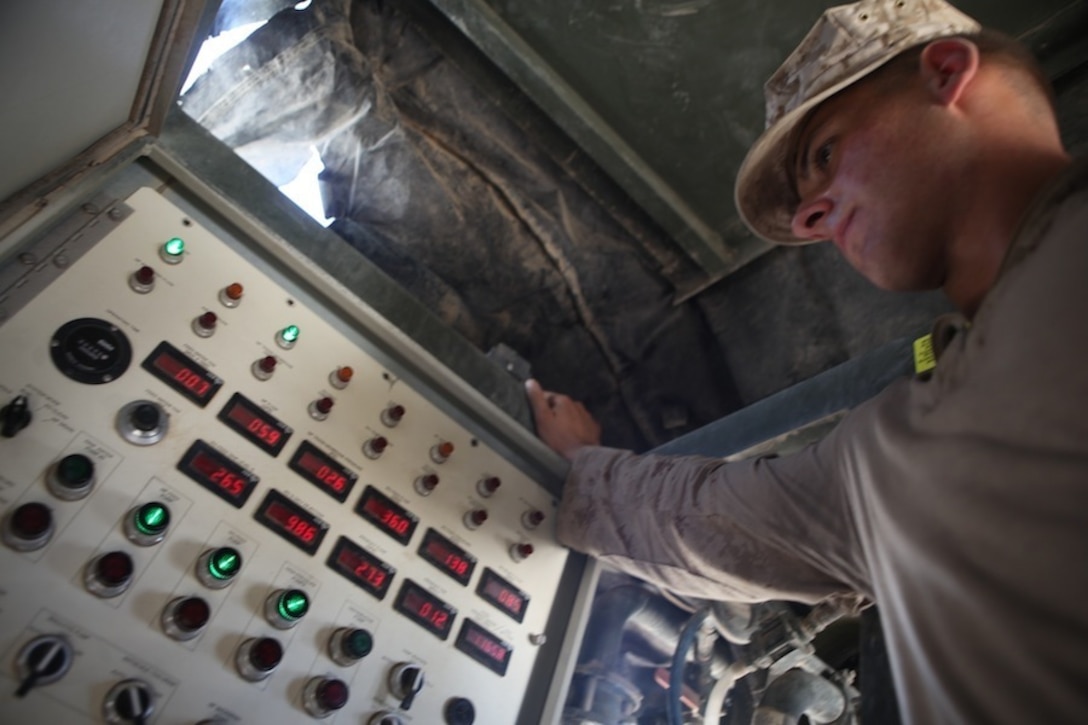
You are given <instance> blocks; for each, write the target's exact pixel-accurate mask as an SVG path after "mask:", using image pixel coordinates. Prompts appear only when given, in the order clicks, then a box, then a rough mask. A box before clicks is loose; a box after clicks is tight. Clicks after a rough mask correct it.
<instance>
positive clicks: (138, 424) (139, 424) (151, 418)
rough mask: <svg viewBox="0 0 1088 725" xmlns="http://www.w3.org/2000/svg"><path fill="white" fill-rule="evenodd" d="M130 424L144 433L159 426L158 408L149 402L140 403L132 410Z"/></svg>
mask: <svg viewBox="0 0 1088 725" xmlns="http://www.w3.org/2000/svg"><path fill="white" fill-rule="evenodd" d="M131 419H132V425H133V426H134V427H135V428H136V430H142V431H144V432H145V433H148V432H151V431H153V430H155V429H156V428H158V427H159V420H160V417H159V409H158V407H157V406H154V405H152V404H151V403H140V404H139V405H137V406H136V407H135V408H134V409H133V411H132V416H131Z"/></svg>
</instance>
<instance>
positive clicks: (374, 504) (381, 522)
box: [355, 486, 419, 545]
mask: <svg viewBox="0 0 1088 725" xmlns="http://www.w3.org/2000/svg"><path fill="white" fill-rule="evenodd" d="M355 513H357V514H359V515H360V516H362V517H363V518H364V519H366V520H367V521H369V522H370V523H372V524H374V525H375V526H377V527H378V528H379V529H381V530H382V531H384V532H385V533H387V534H389V535H390V536H392V537H393V538H394V539H396V540H397V541H398V542H399V543H401V544H404V545H407V544H408V541H409V540H410V539H411V538H412V533H413V532H414V531H415V530H416V524H418V523H419V518H418V517H417V516H416V515H415V514H413V513H412V512H411V511H409V510H408V509H406V508H404V507H403V506H401V505H399V504H397V503H396V502H395V501H393V499H391V498H389V497H388V496H386V495H385V494H383V493H382V492H381V491H379V490H378V489H376V488H374V487H373V486H367V487H366V489H365V490H364V491H363V495H362V496H361V497H360V498H359V503H357V504H356V505H355Z"/></svg>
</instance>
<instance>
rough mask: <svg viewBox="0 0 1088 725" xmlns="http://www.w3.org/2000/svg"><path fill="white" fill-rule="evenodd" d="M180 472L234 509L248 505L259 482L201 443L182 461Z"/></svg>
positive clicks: (179, 466) (196, 442)
mask: <svg viewBox="0 0 1088 725" xmlns="http://www.w3.org/2000/svg"><path fill="white" fill-rule="evenodd" d="M178 470H179V471H181V472H182V473H184V474H185V475H186V476H188V477H189V478H191V479H193V480H194V481H196V482H197V483H199V484H200V485H201V486H203V487H204V488H206V489H208V490H209V491H211V492H212V493H214V494H215V495H216V496H218V497H219V498H221V499H223V500H224V501H226V502H227V503H229V504H230V505H231V506H233V507H234V508H242V506H243V505H245V502H246V501H247V500H248V499H249V495H250V494H251V493H253V488H254V487H255V486H256V485H257V481H259V480H260V479H259V478H257V476H256V475H254V474H252V473H250V472H249V471H247V470H246V469H244V468H242V467H241V466H239V465H238V464H237V463H235V462H234V461H232V460H230V459H229V458H227V457H226V456H224V455H223V454H222V453H220V452H219V451H217V450H215V449H214V448H212V447H211V446H209V445H208V444H207V443H205V442H204V441H201V440H198V441H195V442H194V443H193V445H191V446H190V447H189V450H187V451H186V452H185V455H184V456H182V457H181V460H180V461H179V462H178Z"/></svg>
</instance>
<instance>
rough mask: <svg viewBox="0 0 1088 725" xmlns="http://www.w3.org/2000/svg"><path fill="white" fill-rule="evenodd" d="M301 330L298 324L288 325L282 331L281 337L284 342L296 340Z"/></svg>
mask: <svg viewBox="0 0 1088 725" xmlns="http://www.w3.org/2000/svg"><path fill="white" fill-rule="evenodd" d="M300 333H301V330H299V329H298V325H288V326H287V327H285V328H283V330H282V331H281V332H280V337H282V338H283V341H284V342H295V341H296V340H298V336H299V334H300Z"/></svg>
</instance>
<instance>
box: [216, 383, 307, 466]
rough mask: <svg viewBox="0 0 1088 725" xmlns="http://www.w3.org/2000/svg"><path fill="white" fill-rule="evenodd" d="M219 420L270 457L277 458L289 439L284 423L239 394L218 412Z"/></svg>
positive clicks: (289, 431)
mask: <svg viewBox="0 0 1088 725" xmlns="http://www.w3.org/2000/svg"><path fill="white" fill-rule="evenodd" d="M219 420H221V421H223V422H224V423H226V424H227V425H228V426H230V427H231V428H233V429H234V430H235V431H237V432H238V433H240V434H241V435H242V437H244V438H245V439H247V440H248V441H249V442H250V443H253V444H254V445H256V446H257V447H258V448H260V449H261V450H262V451H264V452H265V453H268V454H270V455H272V456H278V455H279V454H280V451H281V450H283V446H284V445H285V444H286V443H287V439H288V438H290V437H291V428H290V427H289V426H288V425H287V424H286V423H283V422H281V421H279V420H277V419H276V418H275V417H274V416H273V415H272V414H270V413H268V412H267V411H265V410H262V409H261V407H260V406H258V405H257V404H256V403H254V402H253V401H251V400H249V399H247V398H246V397H245V396H244V395H242V394H241V393H235V394H234V395H232V396H231V398H230V400H228V401H227V404H226V406H224V407H223V410H221V411H219Z"/></svg>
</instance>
